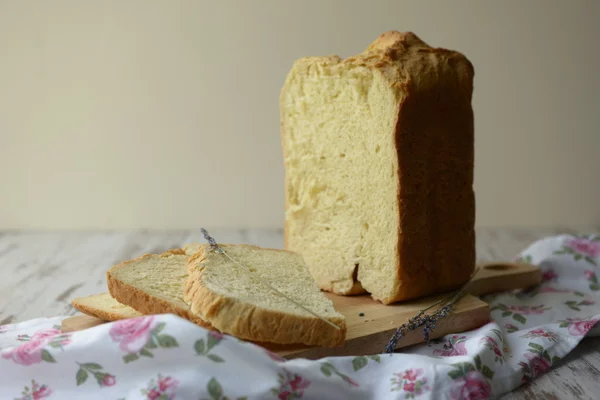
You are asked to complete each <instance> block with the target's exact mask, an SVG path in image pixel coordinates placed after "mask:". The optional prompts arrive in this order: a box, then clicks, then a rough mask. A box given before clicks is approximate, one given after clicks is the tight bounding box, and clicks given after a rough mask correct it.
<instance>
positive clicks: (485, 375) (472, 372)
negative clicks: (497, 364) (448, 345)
mask: <svg viewBox="0 0 600 400" xmlns="http://www.w3.org/2000/svg"><path fill="white" fill-rule="evenodd" d="M473 361H474V363H470V362H460V363H455V364H452V368H453V369H452V370H451V371H450V372H448V376H449V377H450V379H452V385H451V386H450V398H451V399H456V400H458V399H460V400H462V399H476V400H479V399H481V400H483V399H488V398H490V397H491V395H492V387H491V385H490V381H491V380H492V378H493V377H494V371H493V370H492V369H491V368H490V367H489V366H487V365H485V364H483V362H482V361H481V357H480V356H478V355H477V356H475V357H474V358H473Z"/></svg>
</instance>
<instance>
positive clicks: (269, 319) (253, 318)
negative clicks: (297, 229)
mask: <svg viewBox="0 0 600 400" xmlns="http://www.w3.org/2000/svg"><path fill="white" fill-rule="evenodd" d="M220 247H221V248H222V249H223V250H224V251H225V253H226V254H224V253H220V252H216V251H213V250H211V247H210V245H203V246H202V247H201V248H200V250H199V251H198V252H197V253H196V254H195V255H194V256H193V257H192V258H190V261H189V263H188V275H189V277H188V279H187V281H186V284H185V300H186V301H187V302H188V303H190V306H191V311H192V313H193V314H194V315H198V316H200V317H201V318H202V319H205V320H207V321H210V323H211V324H212V325H213V326H214V327H215V329H217V330H219V331H221V332H223V333H227V334H230V335H233V336H236V337H238V338H240V339H245V340H252V341H259V342H270V343H278V344H292V343H302V344H306V345H320V346H328V347H334V346H339V345H342V344H343V343H344V340H345V337H346V322H345V318H344V316H343V315H342V314H340V313H339V312H337V311H336V310H335V308H334V306H333V303H332V302H331V300H329V299H328V298H327V297H326V296H325V295H324V294H323V293H322V292H321V290H320V289H319V287H318V286H317V283H316V282H315V280H314V279H313V278H312V276H311V275H310V273H309V271H308V267H307V266H306V264H305V263H304V260H303V258H302V256H300V255H299V254H297V253H292V252H289V251H284V250H274V249H264V248H259V247H255V246H250V245H221V246H220ZM229 257H231V258H232V259H233V260H235V262H234V261H232V260H231V259H230V258H229ZM238 263H239V264H242V265H243V266H244V267H247V268H249V269H250V270H248V269H246V268H244V267H241V266H240V265H239V264H238ZM265 283H268V284H269V285H270V286H271V287H274V288H275V289H277V291H279V292H280V293H283V294H285V295H286V296H287V297H289V298H291V299H293V300H294V301H295V302H296V303H299V304H301V305H302V306H303V307H305V308H307V309H308V310H310V311H312V313H315V314H317V315H318V316H320V317H322V318H323V319H325V320H326V321H329V322H330V323H332V324H333V325H335V326H337V327H338V329H336V328H335V327H334V326H331V325H330V324H329V323H327V322H326V321H324V320H323V319H321V318H318V317H317V316H315V315H314V314H312V313H311V312H308V311H306V310H305V309H303V308H302V307H299V306H298V305H297V304H295V303H294V302H292V301H290V300H289V299H288V298H286V297H283V296H282V295H281V294H279V293H278V292H276V291H274V290H273V289H271V288H270V287H269V286H268V285H265Z"/></svg>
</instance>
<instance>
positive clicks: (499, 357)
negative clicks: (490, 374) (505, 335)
mask: <svg viewBox="0 0 600 400" xmlns="http://www.w3.org/2000/svg"><path fill="white" fill-rule="evenodd" d="M480 342H481V343H483V345H484V346H485V347H486V348H488V349H489V350H490V351H491V352H492V353H494V361H496V362H499V363H500V364H502V363H503V362H504V354H503V353H502V350H501V349H500V346H499V345H498V342H497V341H496V339H494V338H493V337H491V336H484V337H483V338H481V340H480Z"/></svg>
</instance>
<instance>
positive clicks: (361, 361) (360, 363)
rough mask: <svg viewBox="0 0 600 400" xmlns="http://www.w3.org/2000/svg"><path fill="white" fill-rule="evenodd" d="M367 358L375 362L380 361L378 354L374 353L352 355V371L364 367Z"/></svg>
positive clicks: (367, 360)
mask: <svg viewBox="0 0 600 400" xmlns="http://www.w3.org/2000/svg"><path fill="white" fill-rule="evenodd" d="M369 360H373V361H375V362H376V363H381V359H380V358H379V356H378V355H374V356H358V357H354V358H353V359H352V368H354V371H355V372H356V371H358V370H361V369H362V368H364V367H365V366H366V365H367V364H368V363H369Z"/></svg>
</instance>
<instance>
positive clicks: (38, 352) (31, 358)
mask: <svg viewBox="0 0 600 400" xmlns="http://www.w3.org/2000/svg"><path fill="white" fill-rule="evenodd" d="M44 347H46V341H44V340H30V341H28V342H25V343H23V344H22V345H20V346H17V347H13V348H12V349H9V350H6V351H3V352H2V358H5V359H7V360H12V361H14V362H15V363H17V364H21V365H32V364H38V363H41V362H42V360H43V358H42V351H44Z"/></svg>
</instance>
